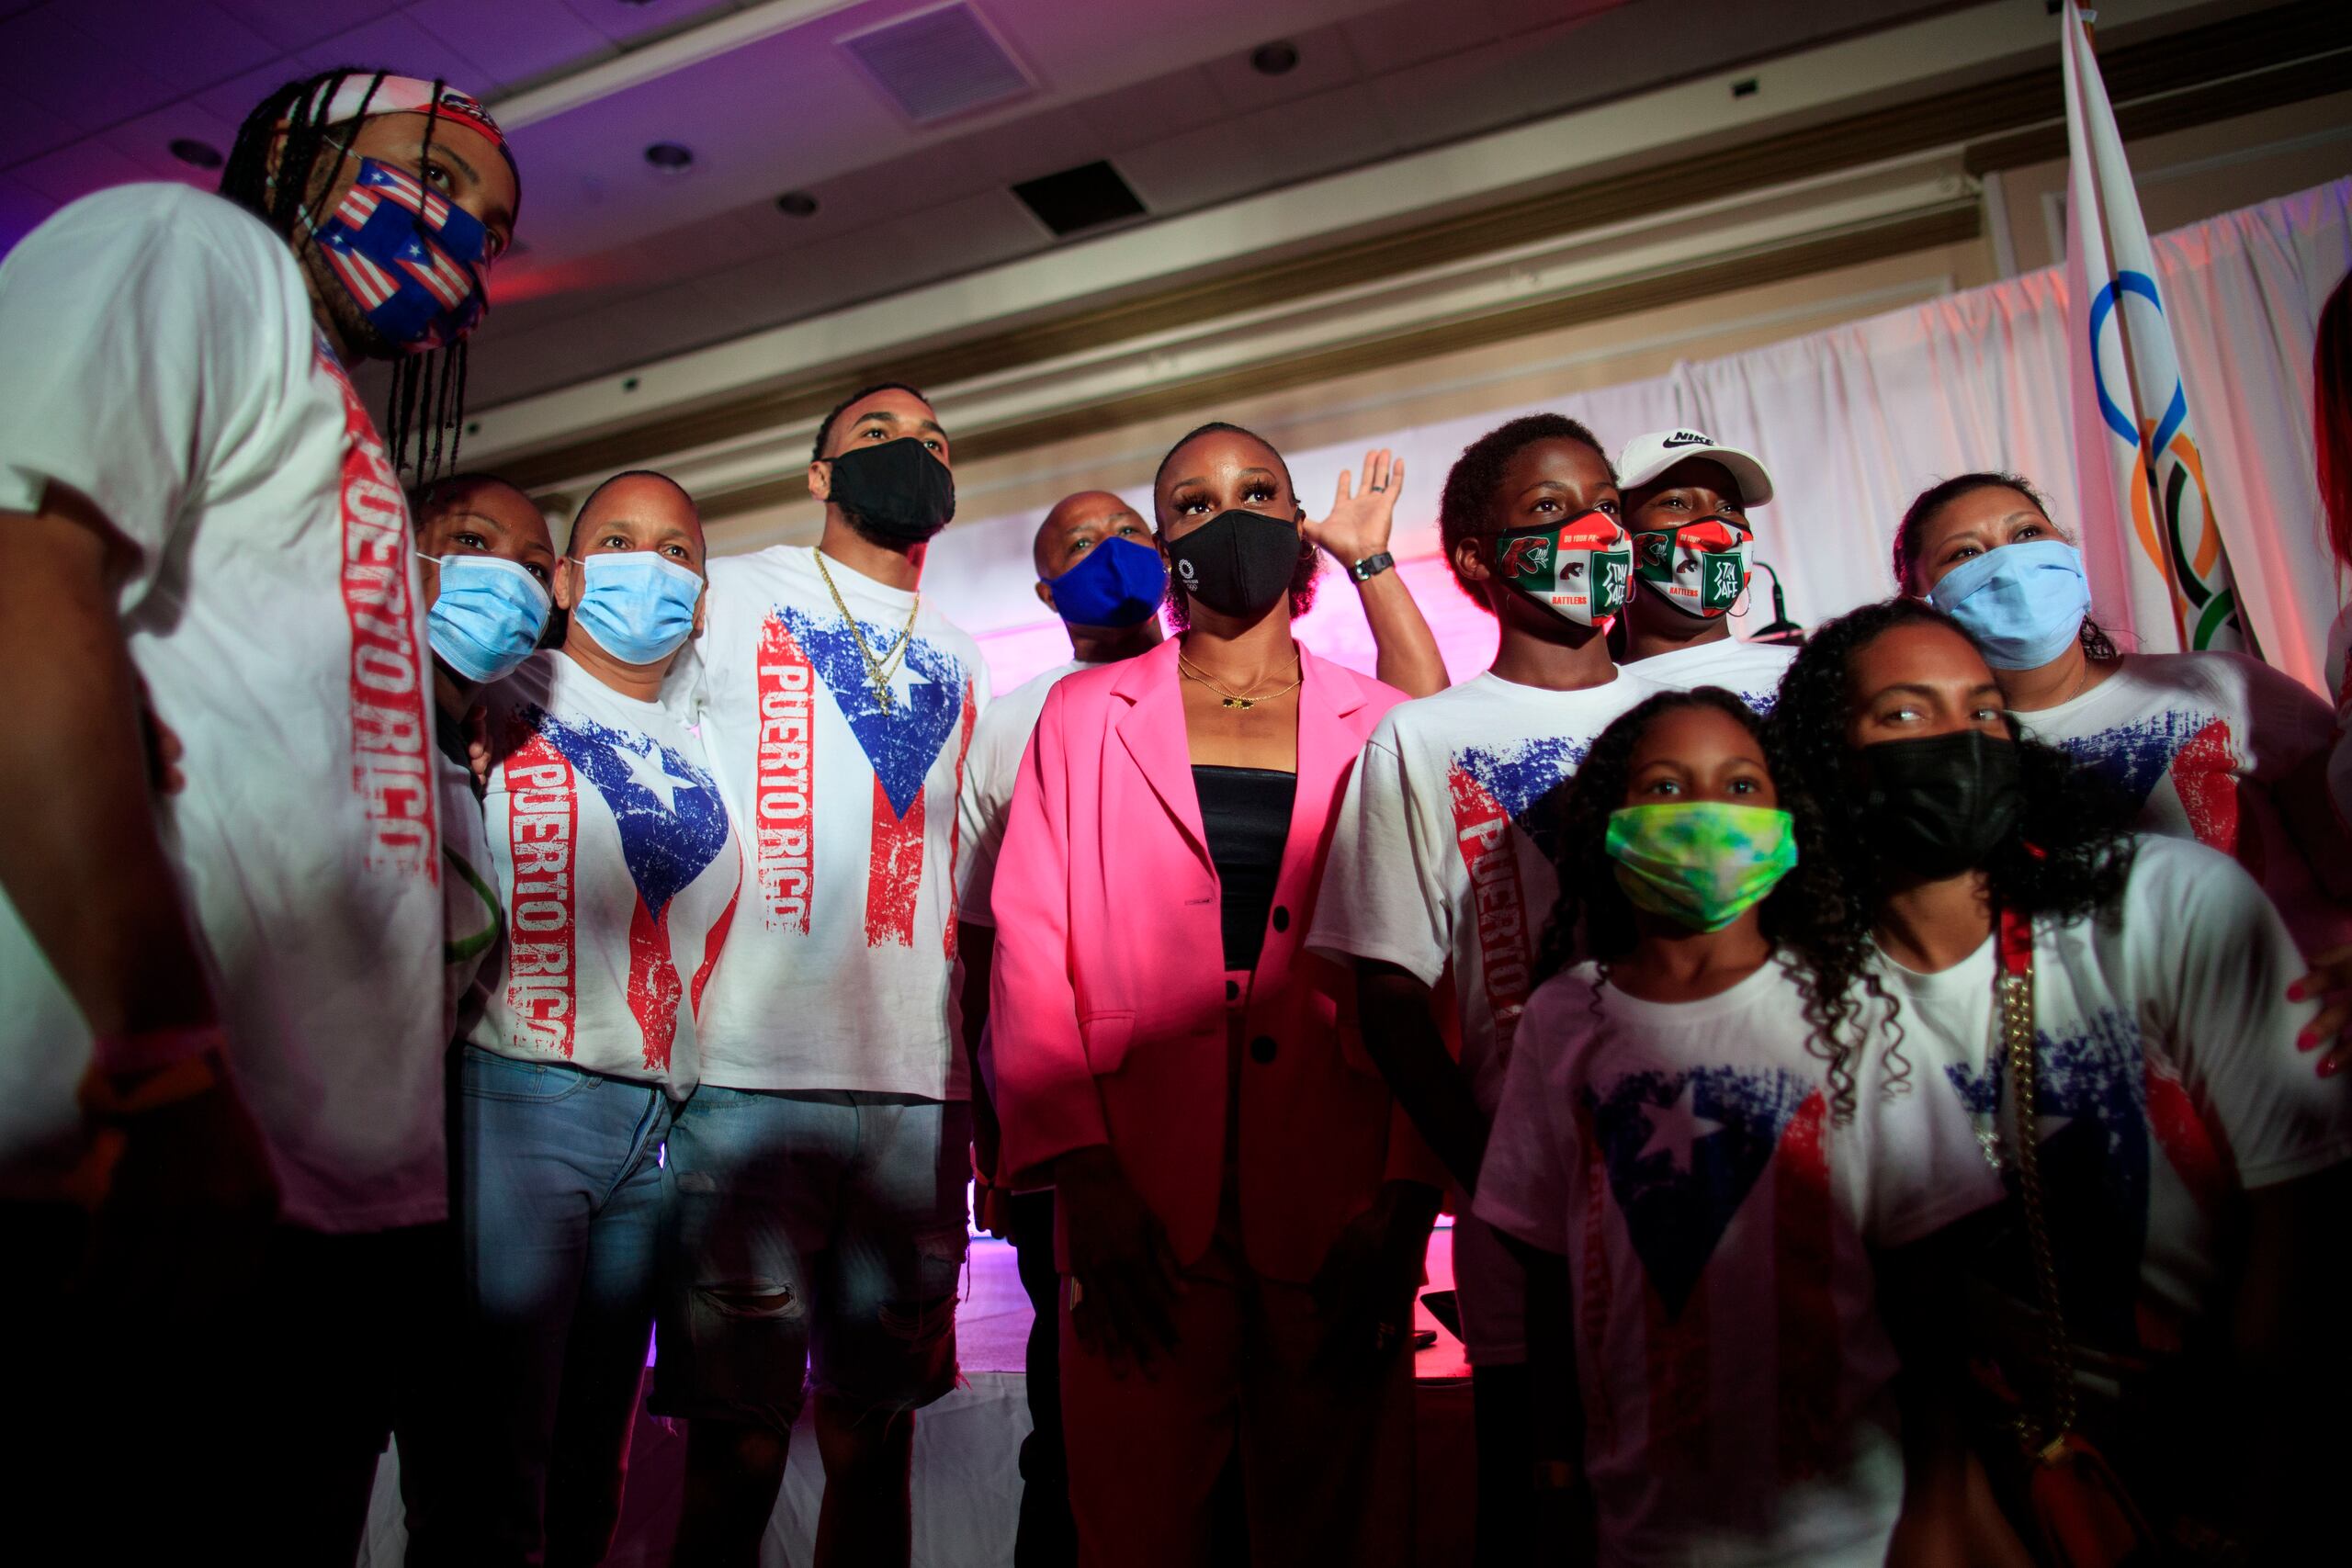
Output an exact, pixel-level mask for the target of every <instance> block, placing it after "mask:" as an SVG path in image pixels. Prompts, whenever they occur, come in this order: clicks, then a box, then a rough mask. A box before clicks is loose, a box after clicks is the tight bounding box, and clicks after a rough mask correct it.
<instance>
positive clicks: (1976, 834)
mask: <svg viewBox="0 0 2352 1568" xmlns="http://www.w3.org/2000/svg"><path fill="white" fill-rule="evenodd" d="M1855 755H1856V756H1857V758H1858V759H1859V760H1860V769H1861V783H1862V830H1863V832H1864V833H1866V834H1867V835H1868V836H1869V838H1870V840H1871V843H1872V844H1874V845H1875V846H1876V847H1877V849H1878V852H1879V853H1881V854H1882V855H1883V856H1885V857H1886V859H1887V860H1888V861H1890V862H1891V863H1894V864H1895V865H1897V866H1900V867H1902V868H1903V869H1904V870H1905V871H1908V872H1911V873H1913V874H1916V875H1919V876H1925V877H1929V878H1936V877H1945V876H1957V875H1959V874H1961V873H1962V872H1963V871H1967V870H1970V869H1972V868H1973V867H1975V866H1980V865H1983V864H1984V863H1985V862H1986V861H1987V860H1989V859H1991V858H1992V854H1993V852H1994V851H1995V850H1996V849H1998V848H1999V847H2000V845H2001V841H2002V840H2005V839H2007V837H2008V836H2009V832H2010V830H2011V829H2014V828H2015V827H2016V826H2017V824H2018V818H2019V817H2021V816H2023V815H2024V814H2025V795H2024V792H2023V791H2022V790H2021V789H2020V788H2019V786H2018V747H2017V742H2016V741H2014V740H2008V739H2002V738H2000V737H1997V736H1994V735H1988V734H1986V733H1985V731H1984V730H1981V729H1956V730H1953V731H1951V732H1950V733H1949V734H1944V735H1929V736H1926V737H1923V738H1922V739H1917V740H1882V741H1880V742H1879V743H1878V744H1876V745H1874V746H1865V747H1863V748H1862V749H1861V750H1860V751H1858V752H1856V753H1855Z"/></svg>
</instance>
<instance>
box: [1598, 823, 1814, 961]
mask: <svg viewBox="0 0 2352 1568" xmlns="http://www.w3.org/2000/svg"><path fill="white" fill-rule="evenodd" d="M1605 847H1606V848H1607V850H1608V852H1609V858H1610V859H1611V860H1613V861H1615V862H1616V863H1617V865H1616V868H1615V869H1616V873H1617V886H1620V887H1622V888H1623V889H1624V891H1625V897H1627V898H1629V899H1631V900H1633V904H1634V908H1637V909H1646V910H1648V911H1649V912H1650V913H1652V914H1654V915H1664V916H1666V917H1667V918H1668V919H1673V920H1677V921H1679V922H1680V923H1681V924H1683V925H1686V926H1689V927H1690V928H1691V930H1693V931H1721V930H1723V929H1724V927H1725V926H1727V925H1729V924H1731V923H1732V922H1733V921H1734V920H1736V919H1739V917H1740V916H1742V915H1744V914H1746V913H1747V911H1748V910H1749V909H1751V908H1755V907H1756V906H1757V905H1758V904H1759V903H1761V902H1762V901H1763V900H1764V898H1765V897H1766V896H1767V895H1768V894H1770V892H1771V891H1772V889H1773V888H1774V887H1776V886H1779V885H1780V881H1781V878H1782V877H1783V876H1786V875H1787V874H1789V871H1790V868H1792V866H1794V865H1795V864H1796V863H1797V840H1796V831H1795V829H1794V827H1793V825H1792V821H1791V819H1790V817H1789V814H1788V813H1787V812H1785V811H1780V810H1775V809H1774V808H1773V807H1769V806H1742V805H1739V804H1737V803H1736V802H1733V801H1723V800H1667V801H1658V802H1656V803H1655V804H1652V805H1648V806H1627V807H1621V808H1619V809H1618V810H1615V811H1612V812H1611V813H1610V814H1609V837H1608V840H1607V841H1606V846H1605Z"/></svg>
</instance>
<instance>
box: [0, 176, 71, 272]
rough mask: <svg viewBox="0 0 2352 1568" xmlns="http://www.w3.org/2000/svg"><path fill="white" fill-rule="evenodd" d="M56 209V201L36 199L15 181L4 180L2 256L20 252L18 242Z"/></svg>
mask: <svg viewBox="0 0 2352 1568" xmlns="http://www.w3.org/2000/svg"><path fill="white" fill-rule="evenodd" d="M56 209H57V204H56V203H55V202H53V201H51V200H49V199H48V198H47V197H39V196H35V195H34V194H33V193H32V192H30V191H28V190H27V189H26V188H25V187H24V186H20V185H18V184H17V182H16V181H14V180H12V179H6V178H0V256H5V255H6V254H8V253H9V252H10V251H12V250H14V249H16V248H17V241H19V240H21V239H23V238H24V237H25V236H26V235H28V234H29V233H31V232H32V231H34V230H35V229H37V228H39V227H40V221H41V220H42V219H44V218H47V217H48V216H49V215H50V214H51V212H54V211H55V210H56Z"/></svg>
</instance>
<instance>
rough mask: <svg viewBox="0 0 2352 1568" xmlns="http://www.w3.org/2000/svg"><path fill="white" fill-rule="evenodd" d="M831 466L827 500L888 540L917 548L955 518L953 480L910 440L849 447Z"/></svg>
mask: <svg viewBox="0 0 2352 1568" xmlns="http://www.w3.org/2000/svg"><path fill="white" fill-rule="evenodd" d="M832 464H833V484H832V493H831V496H830V497H829V499H830V500H831V501H832V502H834V503H835V504H837V505H838V506H840V507H841V509H842V511H843V512H846V513H850V515H852V516H853V517H854V518H856V519H857V520H858V521H859V522H860V523H863V524H865V526H867V527H868V528H871V529H872V530H873V531H874V532H876V534H879V535H881V536H883V537H884V538H886V539H889V540H895V541H896V542H898V543H900V544H908V545H920V544H922V542H923V541H924V540H925V539H928V538H930V537H931V536H933V534H936V533H938V532H939V531H940V530H941V529H942V528H944V527H946V526H947V524H948V520H949V519H950V518H952V517H954V516H955V515H956V476H955V475H953V474H951V473H949V472H948V471H947V465H946V464H944V463H943V462H941V461H940V460H939V459H938V458H936V457H933V456H932V455H931V451H930V449H929V448H928V447H926V446H923V444H922V442H920V441H917V440H915V439H914V438H913V437H912V436H906V435H902V436H900V437H899V439H898V440H896V441H877V442H876V443H875V444H874V445H872V446H853V447H851V448H850V449H849V450H848V451H846V452H844V453H842V455H841V456H840V457H835V458H834V459H833V460H832Z"/></svg>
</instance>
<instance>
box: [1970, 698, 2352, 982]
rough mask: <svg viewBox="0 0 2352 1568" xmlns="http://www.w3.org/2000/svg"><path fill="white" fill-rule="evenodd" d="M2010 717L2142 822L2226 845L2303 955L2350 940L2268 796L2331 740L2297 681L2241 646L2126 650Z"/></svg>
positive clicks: (2350, 931) (2346, 924)
mask: <svg viewBox="0 0 2352 1568" xmlns="http://www.w3.org/2000/svg"><path fill="white" fill-rule="evenodd" d="M2017 717H2018V722H2019V723H2020V724H2021V725H2023V726H2024V728H2025V732H2026V733H2027V734H2028V735H2030V736H2031V737H2032V738H2033V739H2037V740H2041V741H2044V742H2046V743H2048V744H2050V745H2053V746H2057V747H2060V748H2062V749H2063V750H2065V751H2067V752H2068V753H2069V754H2071V755H2072V756H2074V757H2075V759H2076V760H2077V761H2081V762H2083V763H2085V764H2086V765H2087V766H2089V767H2090V768H2091V769H2092V770H2093V771H2095V772H2097V773H2099V774H2100V775H2101V776H2102V777H2104V778H2106V779H2107V780H2108V781H2109V782H2110V783H2112V784H2115V785H2116V786H2117V787H2118V788H2119V789H2120V790H2122V791H2123V793H2124V794H2125V795H2129V796H2130V797H2131V799H2132V800H2134V801H2137V802H2138V803H2139V806H2140V818H2139V822H2138V824H2137V826H2138V827H2139V829H2140V830H2141V831H2142V832H2143V833H2161V834H2163V835H2164V836H2165V837H2166V838H2171V839H2191V840H2195V841H2197V842H2198V843H2200V844H2204V845H2206V846H2207V847H2208V848H2211V849H2216V850H2219V851H2221V852H2222V853H2224V854H2227V855H2231V856H2233V857H2234V858H2235V859H2236V860H2237V862H2238V863H2240V864H2241V865H2243V866H2245V868H2246V870H2248V871H2250V872H2252V873H2253V874H2254V877H2255V880H2256V881H2257V882H2259V883H2261V884H2262V886H2263V887H2264V888H2265V890H2267V892H2268V893H2269V895H2270V897H2271V898H2272V900H2273V901H2274V902H2276V903H2277V904H2278V912H2279V913H2280V914H2281V915H2282V916H2284V917H2285V918H2286V921H2287V929H2288V930H2289V931H2292V932H2294V933H2295V940H2296V941H2297V942H2299V943H2301V948H2302V951H2303V952H2304V953H2306V954H2312V953H2322V952H2324V951H2326V950H2327V949H2329V948H2331V947H2335V946H2336V945H2337V944H2339V943H2341V942H2346V941H2352V918H2347V917H2346V914H2345V913H2344V911H2343V910H2341V909H2339V908H2336V907H2335V903H2334V901H2333V900H2331V899H2330V898H2329V897H2327V895H2326V893H2325V891H2324V889H2323V888H2322V887H2321V886H2320V885H2319V883H2318V880H2317V879H2316V877H2315V876H2314V875H2313V874H2312V866H2311V863H2310V862H2309V861H2307V860H2306V859H2305V858H2304V856H2303V852H2302V851H2301V849H2300V848H2299V847H2298V846H2297V845H2296V843H2295V841H2294V840H2292V839H2291V838H2290V837H2289V836H2288V831H2287V828H2286V825H2285V823H2284V821H2283V820H2282V819H2281V818H2280V817H2279V814H2278V807H2276V806H2275V805H2274V804H2273V803H2272V801H2271V796H2270V791H2271V790H2272V789H2273V788H2274V787H2275V786H2276V785H2277V784H2278V783H2279V781H2280V780H2282V779H2284V778H2286V777H2287V776H2288V775H2289V774H2290V773H2293V772H2294V771H2295V770H2296V769H2297V768H2299V767H2301V766H2302V765H2303V764H2304V763H2305V762H2306V761H2309V760H2310V759H2311V758H2312V756H2314V755H2317V754H2320V753H2324V752H2325V751H2326V750H2327V749H2328V746H2329V744H2330V743H2331V741H2332V740H2333V739H2334V730H2335V722H2334V716H2332V715H2331V714H2330V713H2329V711H2328V707H2327V705H2326V704H2325V703H2324V702H2322V701H2321V700H2320V698H2319V697H2318V696H2317V695H2315V694H2313V693H2312V690H2311V689H2310V688H2309V687H2307V686H2305V685H2304V684H2303V683H2302V682H2300V681H2297V680H2295V679H2294V678H2293V677H2291V676H2290V675H2286V674H2283V673H2281V672H2280V671H2277V670H2273V669H2272V668H2271V667H2270V666H2269V665H2267V664H2265V663H2263V662H2262V661H2261V660H2258V659H2249V658H2247V657H2246V656H2245V655H2244V654H2238V653H2131V654H2126V655H2124V658H2123V663H2122V666H2121V667H2120V669H2118V670H2116V671H2114V672H2113V673H2111V674H2109V676H2108V677H2107V679H2106V680H2104V681H2101V682H2099V683H2098V685H2096V686H2093V687H2091V688H2090V689H2089V690H2088V691H2086V692H2085V693H2083V694H2081V695H2080V696H2077V697H2075V698H2073V699H2071V700H2069V701H2067V702H2064V703H2061V704H2059V705H2057V706H2056V707H2048V708H2037V709H2035V710H2034V711H2032V712H2031V713H2025V712H2019V713H2018V716H2017Z"/></svg>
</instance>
